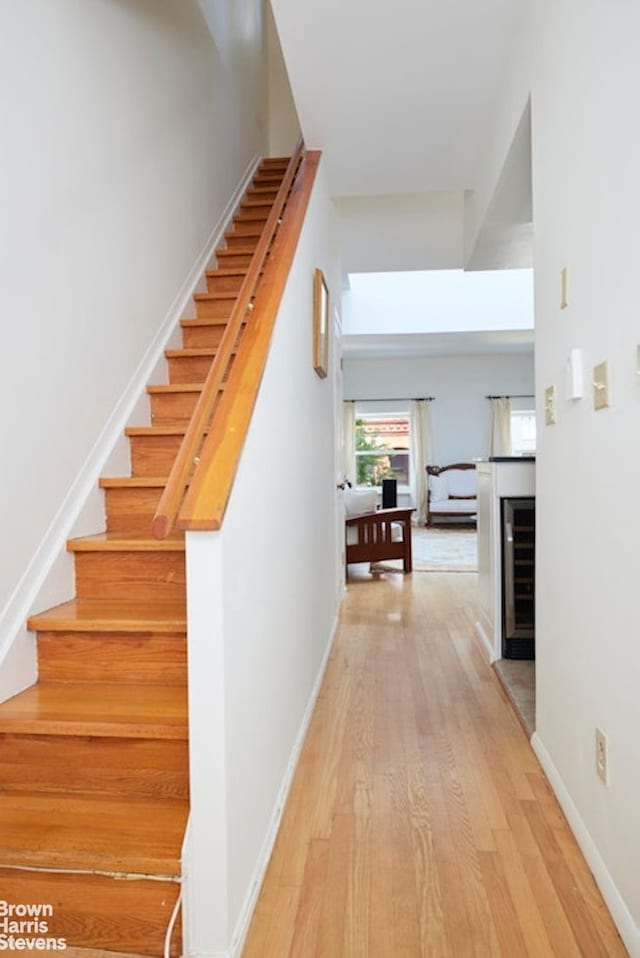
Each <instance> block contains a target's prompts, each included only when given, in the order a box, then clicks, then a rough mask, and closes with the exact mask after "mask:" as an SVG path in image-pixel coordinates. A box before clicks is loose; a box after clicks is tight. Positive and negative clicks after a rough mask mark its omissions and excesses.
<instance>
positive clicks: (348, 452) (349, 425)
mask: <svg viewBox="0 0 640 958" xmlns="http://www.w3.org/2000/svg"><path fill="white" fill-rule="evenodd" d="M342 406H343V409H344V418H343V428H342V468H343V471H344V474H345V476H346V477H347V479H348V480H349V481H350V482H352V483H353V485H354V486H355V484H356V404H355V403H354V402H345V403H343V404H342Z"/></svg>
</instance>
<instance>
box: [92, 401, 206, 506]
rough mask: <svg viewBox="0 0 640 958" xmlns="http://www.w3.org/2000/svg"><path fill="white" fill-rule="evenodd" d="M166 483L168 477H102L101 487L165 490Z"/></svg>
mask: <svg viewBox="0 0 640 958" xmlns="http://www.w3.org/2000/svg"><path fill="white" fill-rule="evenodd" d="M200 388H202V387H200ZM166 482H167V478H166V476H102V477H101V478H100V480H99V485H100V488H101V489H159V488H162V489H164V487H165V485H166Z"/></svg>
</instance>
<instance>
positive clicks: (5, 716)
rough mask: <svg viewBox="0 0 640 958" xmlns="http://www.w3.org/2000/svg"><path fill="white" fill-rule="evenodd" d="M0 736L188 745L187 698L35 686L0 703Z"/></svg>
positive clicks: (177, 692) (126, 688)
mask: <svg viewBox="0 0 640 958" xmlns="http://www.w3.org/2000/svg"><path fill="white" fill-rule="evenodd" d="M0 731H2V732H10V733H12V734H17V733H20V734H25V733H29V734H37V735H74V736H76V735H92V736H94V737H95V736H109V737H116V738H153V739H186V738H187V693H186V689H185V688H184V687H182V686H178V685H144V684H140V685H127V684H125V683H122V684H121V683H101V682H38V683H37V684H36V685H33V686H31V688H28V689H25V691H24V692H19V693H18V694H17V695H14V696H13V697H12V698H10V699H7V701H6V702H2V703H0ZM0 864H1V862H0Z"/></svg>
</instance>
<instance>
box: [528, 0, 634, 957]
mask: <svg viewBox="0 0 640 958" xmlns="http://www.w3.org/2000/svg"><path fill="white" fill-rule="evenodd" d="M539 8H540V21H539V24H538V29H539V33H538V38H537V43H536V47H535V73H534V79H533V91H532V121H533V196H534V227H535V266H536V289H535V298H536V381H537V394H538V403H539V409H540V413H541V412H542V401H543V392H544V389H545V387H547V386H549V385H551V384H555V385H556V389H557V390H558V393H559V397H560V398H559V404H558V413H557V417H558V421H557V424H556V425H555V426H552V427H546V428H544V427H541V428H540V430H539V442H538V460H537V462H538V476H537V501H538V511H537V524H538V573H537V623H536V644H537V649H538V653H537V747H538V750H539V753H540V754H541V756H542V757H543V760H544V761H545V763H546V767H547V769H548V770H549V771H550V774H551V775H552V779H553V780H554V783H555V785H556V787H557V788H558V790H559V793H560V794H561V795H562V796H563V798H564V801H565V808H566V810H567V813H568V814H569V816H570V820H571V821H572V824H573V825H574V828H576V830H577V831H578V833H579V835H581V838H582V841H583V847H584V848H585V850H586V851H587V854H588V856H589V858H590V862H591V865H592V868H594V869H595V871H596V875H597V877H598V880H599V882H600V884H601V887H603V889H604V890H605V893H606V894H607V897H608V902H609V905H610V907H611V908H612V910H613V912H614V916H615V917H616V920H617V921H618V925H619V927H620V930H621V931H622V932H623V935H624V937H625V942H626V944H627V947H628V949H629V951H630V953H631V954H633V955H640V934H639V931H638V925H639V923H640V881H639V880H638V879H639V870H638V862H640V818H639V816H638V796H639V795H640V750H639V748H638V730H639V729H640V694H639V689H638V677H639V676H640V643H639V642H638V582H639V581H640V559H639V556H640V551H639V550H638V543H639V541H640V521H639V519H638V513H637V510H636V509H635V507H634V506H633V505H631V506H630V501H631V502H633V499H634V498H635V494H636V491H637V489H638V488H639V487H640V446H639V445H638V442H637V435H638V418H639V414H640V377H638V375H637V358H636V348H637V344H638V342H639V341H640V334H639V329H640V327H639V325H638V283H637V276H638V242H637V233H638V221H639V218H640V183H639V181H638V169H640V131H639V128H638V124H637V122H635V119H634V118H635V117H637V91H638V88H639V86H640V60H639V59H638V50H637V38H638V36H639V35H640V7H638V5H637V4H630V3H627V2H623V0H614V2H604V0H562V2H561V3H558V2H556V0H545V2H543V3H540V4H539ZM565 266H566V267H568V269H569V306H568V308H567V309H565V310H562V311H561V310H560V308H559V306H560V299H559V297H560V271H561V269H562V268H563V267H565ZM571 347H580V348H581V349H582V350H583V351H584V361H585V372H586V375H585V380H586V383H587V392H586V396H585V398H584V399H583V400H580V401H576V402H569V401H567V400H565V399H564V398H563V396H564V389H563V365H564V362H565V359H566V357H567V354H568V351H569V349H570V348H571ZM602 360H608V362H609V368H610V376H611V384H612V385H611V396H612V399H611V402H612V405H611V408H610V409H605V410H602V411H599V412H595V411H594V408H593V399H592V389H591V388H590V384H591V381H592V367H593V366H594V364H596V363H598V362H600V361H602ZM596 727H599V728H601V729H603V730H604V731H605V733H606V734H607V735H608V736H609V741H610V775H611V784H610V787H609V788H607V787H605V786H604V785H603V784H602V782H601V781H600V780H599V779H598V777H597V775H596V769H595V749H594V735H595V729H596Z"/></svg>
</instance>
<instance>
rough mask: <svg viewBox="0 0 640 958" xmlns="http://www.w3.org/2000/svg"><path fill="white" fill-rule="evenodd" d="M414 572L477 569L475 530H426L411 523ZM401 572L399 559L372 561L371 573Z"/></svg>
mask: <svg viewBox="0 0 640 958" xmlns="http://www.w3.org/2000/svg"><path fill="white" fill-rule="evenodd" d="M411 548H412V551H413V571H414V572H477V571H478V534H477V532H476V530H475V529H468V528H466V529H460V528H456V527H455V526H452V527H451V528H444V527H442V528H437V529H426V528H424V526H414V527H413V529H412V530H411ZM376 570H380V571H381V572H382V571H384V572H402V561H401V560H399V559H398V560H395V559H394V560H392V561H389V562H376V563H375V564H373V565H372V566H371V571H372V572H375V571H376Z"/></svg>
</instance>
